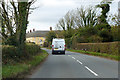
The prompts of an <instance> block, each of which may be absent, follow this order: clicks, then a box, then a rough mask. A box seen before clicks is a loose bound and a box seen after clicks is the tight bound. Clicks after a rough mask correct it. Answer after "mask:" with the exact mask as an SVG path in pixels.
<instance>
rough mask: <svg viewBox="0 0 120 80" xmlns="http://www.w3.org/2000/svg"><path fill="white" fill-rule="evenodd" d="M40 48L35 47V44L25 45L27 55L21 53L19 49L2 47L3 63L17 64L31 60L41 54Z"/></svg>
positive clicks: (7, 46)
mask: <svg viewBox="0 0 120 80" xmlns="http://www.w3.org/2000/svg"><path fill="white" fill-rule="evenodd" d="M40 51H41V50H40V46H38V45H35V44H33V43H26V44H25V49H24V52H25V53H19V49H18V47H15V46H10V45H3V46H2V63H3V64H11V63H12V64H15V63H16V62H17V63H18V62H22V61H25V60H29V59H30V58H32V57H33V56H34V55H36V54H37V53H38V52H40Z"/></svg>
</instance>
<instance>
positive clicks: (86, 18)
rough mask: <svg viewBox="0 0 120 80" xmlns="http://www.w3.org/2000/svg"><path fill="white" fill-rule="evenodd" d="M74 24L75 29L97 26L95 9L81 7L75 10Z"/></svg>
mask: <svg viewBox="0 0 120 80" xmlns="http://www.w3.org/2000/svg"><path fill="white" fill-rule="evenodd" d="M75 24H76V25H77V27H91V26H95V25H97V12H96V9H95V8H92V7H89V8H87V9H84V8H83V7H81V8H78V9H77V10H76V18H75Z"/></svg>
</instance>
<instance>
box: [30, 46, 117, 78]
mask: <svg viewBox="0 0 120 80" xmlns="http://www.w3.org/2000/svg"><path fill="white" fill-rule="evenodd" d="M43 49H44V50H46V51H47V52H48V53H49V56H48V58H47V59H46V60H45V61H44V62H43V63H42V64H41V65H40V67H39V68H38V69H37V70H35V71H34V72H33V73H32V74H31V75H29V76H28V77H29V78H118V62H117V61H113V60H108V59H105V58H101V57H95V56H90V55H85V54H80V53H75V52H69V51H66V54H65V55H52V54H51V50H49V49H45V48H43Z"/></svg>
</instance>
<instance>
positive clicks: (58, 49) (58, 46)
mask: <svg viewBox="0 0 120 80" xmlns="http://www.w3.org/2000/svg"><path fill="white" fill-rule="evenodd" d="M65 50H66V45H65V40H64V39H60V38H55V39H53V40H52V54H59V53H62V54H65Z"/></svg>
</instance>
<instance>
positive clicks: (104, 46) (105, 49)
mask: <svg viewBox="0 0 120 80" xmlns="http://www.w3.org/2000/svg"><path fill="white" fill-rule="evenodd" d="M75 49H78V50H86V51H91V52H100V53H107V54H111V55H117V56H118V54H119V42H108V43H78V44H77V45H76V46H75Z"/></svg>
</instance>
